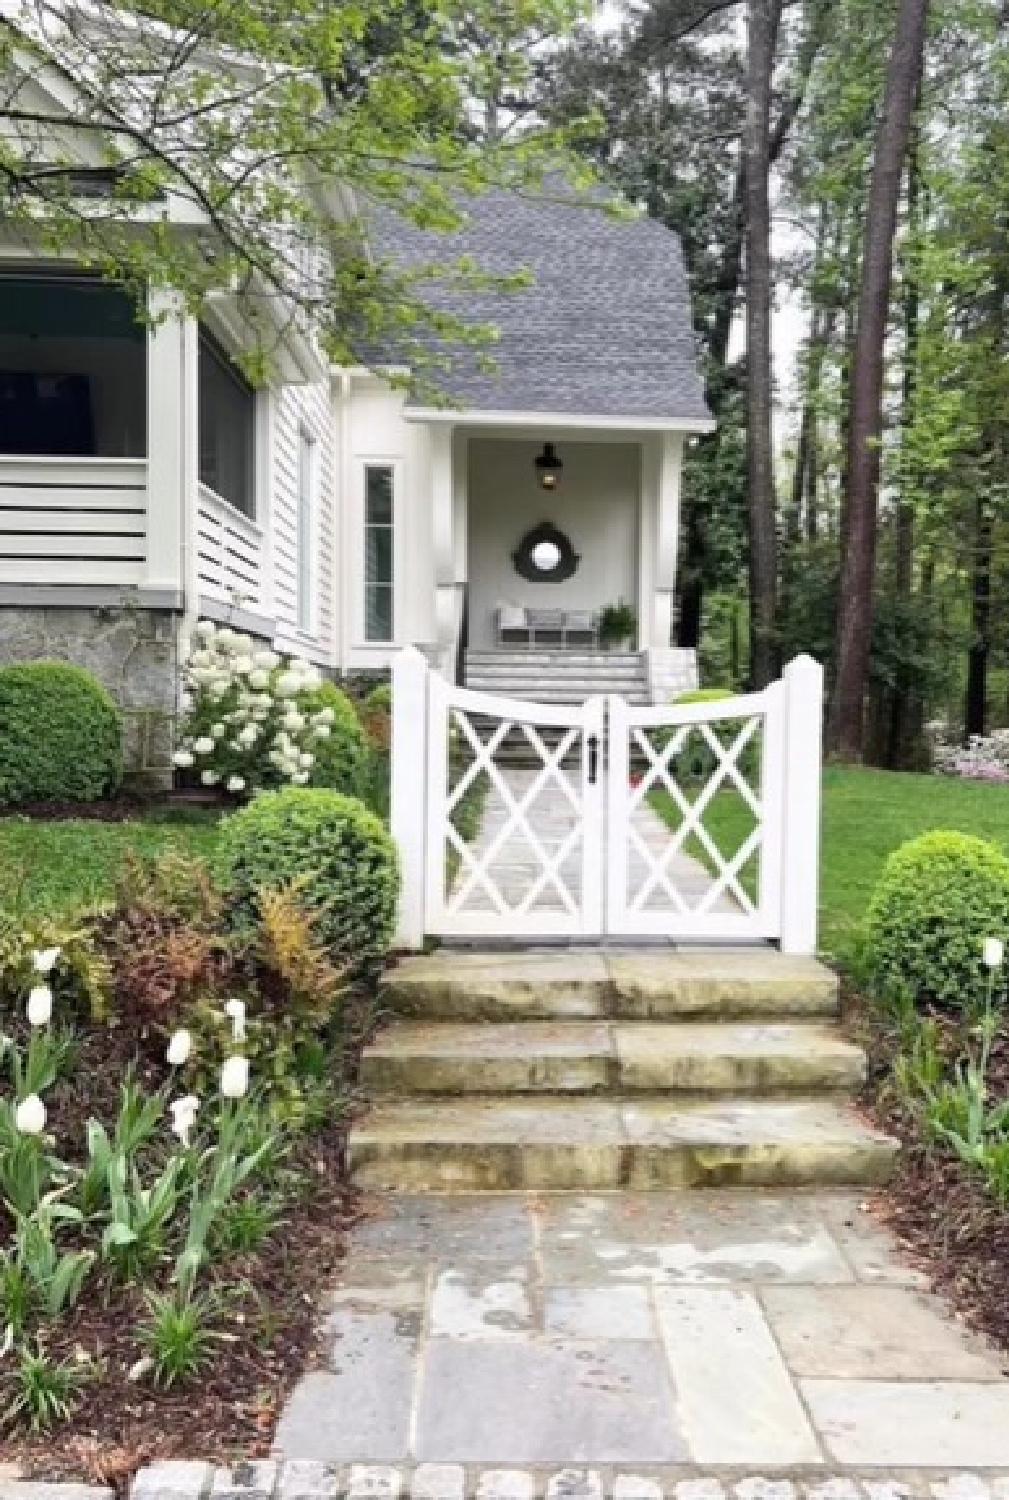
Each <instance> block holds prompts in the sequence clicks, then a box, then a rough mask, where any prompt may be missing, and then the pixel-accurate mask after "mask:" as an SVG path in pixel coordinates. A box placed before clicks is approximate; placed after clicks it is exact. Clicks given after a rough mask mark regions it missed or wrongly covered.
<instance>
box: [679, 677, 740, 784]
mask: <svg viewBox="0 0 1009 1500" xmlns="http://www.w3.org/2000/svg"><path fill="white" fill-rule="evenodd" d="M736 696H737V695H736V694H735V693H734V692H733V691H732V689H731V688H724V687H707V688H688V689H687V691H686V692H685V693H679V694H677V696H676V697H675V698H674V699H673V706H674V707H675V708H684V707H686V706H687V705H688V704H691V703H724V702H725V701H726V699H728V698H735V697H736ZM742 727H743V720H742V719H726V720H723V721H722V722H721V723H718V724H713V725H712V726H711V728H712V732H713V733H714V735H715V738H716V739H718V740H719V741H720V742H721V743H722V744H723V745H724V746H725V748H726V749H728V748H729V746H730V745H731V744H732V742H733V740H734V739H735V738H736V736H737V735H738V733H739V731H740V730H741V729H742ZM674 732H675V731H673V730H662V731H660V733H661V735H662V741H661V743H662V744H663V745H665V744H668V742H669V739H670V737H671V735H672V734H673V733H674ZM737 764H738V767H739V771H740V774H741V775H742V776H743V778H744V780H745V781H746V782H747V783H748V784H749V785H750V786H751V787H755V786H756V780H757V775H758V773H759V769H760V733H759V731H758V732H757V734H756V735H755V736H754V737H753V738H752V739H750V741H749V742H748V743H747V745H746V746H745V748H744V750H743V752H742V754H741V755H740V757H739V759H738V762H737ZM715 766H716V759H715V753H714V751H713V750H712V749H711V747H710V745H708V744H707V743H706V742H705V741H704V740H703V739H702V738H701V736H700V734H699V733H698V734H696V735H692V736H691V737H690V738H689V739H688V741H687V744H686V746H685V747H684V749H683V750H682V751H681V753H680V754H679V755H678V756H677V757H676V765H675V769H676V771H677V773H678V774H679V775H680V776H681V777H684V778H685V779H686V780H688V781H691V782H705V781H707V780H708V779H709V778H710V777H711V776H712V775H713V773H714V770H715ZM726 786H727V788H729V789H731V782H730V783H726Z"/></svg>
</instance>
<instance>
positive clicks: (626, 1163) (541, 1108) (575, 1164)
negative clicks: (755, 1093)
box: [348, 1097, 896, 1192]
mask: <svg viewBox="0 0 1009 1500" xmlns="http://www.w3.org/2000/svg"><path fill="white" fill-rule="evenodd" d="M895 1150H896V1143H895V1142H893V1141H891V1140H889V1139H888V1138H887V1137H886V1136H883V1135H880V1134H879V1133H878V1132H877V1131H875V1130H872V1129H870V1128H869V1127H868V1126H867V1125H865V1124H863V1123H862V1122H861V1121H860V1120H859V1119H858V1117H857V1116H856V1115H855V1113H854V1111H853V1110H851V1109H850V1108H849V1107H842V1106H840V1105H837V1104H835V1103H831V1102H824V1101H822V1100H798V1101H789V1102H781V1101H753V1100H726V1101H719V1102H715V1103H712V1102H704V1103H694V1102H677V1103H675V1104H672V1103H670V1101H669V1100H668V1099H660V1098H653V1097H645V1098H642V1099H640V1100H635V1101H634V1102H633V1103H631V1102H626V1101H619V1100H608V1099H580V1100H574V1101H572V1100H567V1099H557V1098H550V1097H546V1098H537V1099H521V1098H519V1099H513V1098H508V1097H501V1098H498V1097H495V1098H485V1099H464V1100H453V1101H451V1102H445V1101H438V1102H434V1101H430V1100H422V1101H417V1100H409V1101H406V1102H403V1103H379V1104H378V1105H376V1106H375V1107H374V1108H373V1109H372V1110H371V1112H370V1113H369V1114H368V1115H367V1116H366V1117H365V1119H364V1120H363V1121H362V1122H361V1124H360V1125H359V1126H358V1127H357V1128H356V1129H355V1130H354V1131H353V1132H352V1134H351V1137H350V1143H349V1148H348V1151H349V1165H350V1169H351V1172H352V1173H353V1176H354V1178H355V1181H356V1182H357V1183H358V1184H359V1186H361V1187H363V1188H365V1189H371V1190H377V1191H389V1190H397V1191H403V1192H486V1191H495V1192H496V1191H505V1190H514V1189H531V1190H538V1191H550V1190H562V1191H571V1190H576V1191H589V1192H604V1191H606V1190H608V1189H616V1188H630V1189H639V1190H654V1189H662V1188H666V1189H668V1188H690V1187H702V1186H717V1185H723V1186H724V1185H729V1184H731V1185H734V1186H752V1187H772V1186H809V1185H813V1184H815V1185H817V1186H824V1185H826V1184H833V1185H840V1184H843V1185H858V1186H869V1185H871V1184H875V1183H878V1182H881V1181H883V1180H884V1179H885V1178H886V1176H887V1174H888V1172H889V1170H890V1168H891V1165H892V1161H893V1156H894V1152H895Z"/></svg>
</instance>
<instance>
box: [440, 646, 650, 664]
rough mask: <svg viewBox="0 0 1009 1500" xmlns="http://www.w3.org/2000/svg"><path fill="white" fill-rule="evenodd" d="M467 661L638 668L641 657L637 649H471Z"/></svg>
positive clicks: (641, 661) (470, 662) (473, 662)
mask: <svg viewBox="0 0 1009 1500" xmlns="http://www.w3.org/2000/svg"><path fill="white" fill-rule="evenodd" d="M466 661H467V663H469V664H470V665H471V666H479V667H487V666H499V665H502V664H505V665H514V664H516V663H521V664H524V665H528V664H529V663H530V662H532V663H535V665H536V666H541V667H568V666H578V667H589V668H595V667H599V666H604V665H605V666H606V667H607V668H608V669H612V668H615V667H633V668H638V667H640V666H641V665H642V663H643V661H644V657H643V656H642V654H641V652H640V651H575V650H571V651H559V650H557V651H543V650H530V651H526V650H525V649H519V650H515V651H481V650H479V649H476V648H471V649H470V650H468V651H467V652H466Z"/></svg>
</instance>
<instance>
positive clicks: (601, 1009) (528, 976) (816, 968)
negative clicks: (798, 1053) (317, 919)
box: [383, 946, 838, 1022]
mask: <svg viewBox="0 0 1009 1500" xmlns="http://www.w3.org/2000/svg"><path fill="white" fill-rule="evenodd" d="M383 1000H384V1003H385V1005H386V1007H387V1008H388V1009H390V1010H392V1011H393V1012H395V1013H396V1014H398V1015H401V1016H405V1017H412V1018H416V1019H425V1020H429V1021H430V1020H441V1021H470V1022H475V1021H523V1020H529V1021H532V1020H547V1021H549V1020H565V1019H567V1020H579V1019H581V1020H597V1019H607V1018H608V1019H612V1020H623V1021H633V1020H638V1021H645V1020H660V1021H661V1020H674V1019H683V1018H690V1019H693V1020H697V1021H700V1020H726V1019H738V1020H741V1019H759V1020H781V1019H787V1018H806V1019H810V1018H812V1019H815V1018H817V1017H823V1016H831V1015H835V1014H836V1012H837V1005H838V982H837V976H836V975H835V974H833V973H832V972H831V971H830V970H829V969H827V968H825V967H824V965H823V964H820V963H817V962H816V960H815V959H811V958H789V957H786V956H784V955H783V954H781V953H778V952H777V951H776V950H774V949H772V948H768V947H763V946H761V947H724V948H696V949H681V950H675V951H674V950H673V949H658V950H641V951H639V952H634V951H626V952H622V951H613V952H605V951H604V952H600V951H592V952H580V951H578V950H577V949H563V948H561V949H544V950H542V951H539V952H537V951H529V950H526V951H524V952H521V953H516V952H498V953H495V952H492V951H484V952H474V951H467V950H457V951H453V950H445V949H443V950H441V951H440V952H438V953H432V954H428V955H425V956H422V957H416V958H408V959H405V960H403V961H402V962H401V963H399V964H397V965H396V966H395V968H393V969H391V970H390V971H389V973H388V974H387V975H386V978H385V982H384V985H383Z"/></svg>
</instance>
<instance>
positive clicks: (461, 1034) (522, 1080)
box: [362, 1021, 865, 1097]
mask: <svg viewBox="0 0 1009 1500" xmlns="http://www.w3.org/2000/svg"><path fill="white" fill-rule="evenodd" d="M864 1076H865V1058H864V1054H863V1052H862V1050H861V1049H860V1048H859V1047H856V1046H853V1045H852V1044H851V1043H850V1042H846V1041H845V1040H844V1039H843V1038H842V1037H840V1036H838V1035H837V1034H836V1033H835V1032H834V1031H833V1030H832V1029H831V1028H830V1027H829V1026H825V1025H822V1024H817V1023H813V1022H800V1023H794V1022H784V1023H782V1022H771V1023H745V1022H721V1023H707V1024H705V1023H701V1024H698V1023H697V1022H676V1023H672V1024H670V1023H666V1024H659V1025H656V1024H654V1023H649V1022H609V1021H597V1022H592V1021H524V1022H506V1023H489V1022H475V1023H474V1022H467V1023H453V1022H441V1023H432V1022H400V1023H398V1024H397V1025H395V1026H393V1027H391V1028H390V1029H389V1030H388V1031H386V1032H384V1033H383V1034H382V1035H380V1036H379V1037H378V1038H377V1039H376V1040H375V1041H374V1042H373V1043H372V1045H371V1046H370V1047H368V1048H367V1049H366V1050H365V1054H364V1058H363V1066H362V1078H363V1082H364V1085H365V1088H366V1089H367V1090H368V1092H369V1093H370V1094H371V1095H372V1096H374V1095H377V1094H397V1095H399V1096H400V1097H402V1096H403V1095H404V1094H422V1095H426V1094H493V1093H507V1092H513V1093H519V1094H529V1093H547V1092H550V1093H561V1094H579V1093H600V1092H606V1091H610V1092H613V1091H616V1092H624V1093H632V1092H634V1091H638V1090H649V1091H652V1092H673V1091H675V1092H685V1093H706V1092H721V1093H729V1092H733V1091H748V1092H751V1093H757V1094H763V1093H777V1092H803V1091H805V1092H812V1091H814V1090H817V1089H822V1090H838V1089H848V1090H853V1089H855V1088H857V1087H858V1086H859V1084H860V1083H861V1082H862V1080H863V1078H864Z"/></svg>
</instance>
